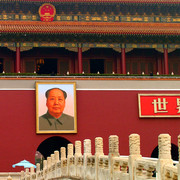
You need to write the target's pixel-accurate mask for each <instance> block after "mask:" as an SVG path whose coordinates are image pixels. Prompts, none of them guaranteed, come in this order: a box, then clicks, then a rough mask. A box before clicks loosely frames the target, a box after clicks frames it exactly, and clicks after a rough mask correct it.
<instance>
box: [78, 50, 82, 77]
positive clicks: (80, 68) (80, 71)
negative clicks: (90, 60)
mask: <svg viewBox="0 0 180 180" xmlns="http://www.w3.org/2000/svg"><path fill="white" fill-rule="evenodd" d="M82 71H83V65H82V48H81V47H78V73H79V74H82Z"/></svg>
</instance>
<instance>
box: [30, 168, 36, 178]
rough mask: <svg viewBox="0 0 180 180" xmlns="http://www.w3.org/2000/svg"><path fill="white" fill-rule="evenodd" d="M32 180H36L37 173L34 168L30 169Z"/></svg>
mask: <svg viewBox="0 0 180 180" xmlns="http://www.w3.org/2000/svg"><path fill="white" fill-rule="evenodd" d="M30 172H31V173H30V179H32V180H36V174H35V172H34V167H33V166H32V167H31V168H30Z"/></svg>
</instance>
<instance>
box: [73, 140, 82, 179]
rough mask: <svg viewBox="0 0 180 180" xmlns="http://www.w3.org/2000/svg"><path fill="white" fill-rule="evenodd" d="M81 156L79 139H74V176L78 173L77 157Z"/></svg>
mask: <svg viewBox="0 0 180 180" xmlns="http://www.w3.org/2000/svg"><path fill="white" fill-rule="evenodd" d="M80 156H82V152H81V141H75V155H74V164H75V167H76V176H78V175H79V173H78V167H77V165H78V157H80Z"/></svg>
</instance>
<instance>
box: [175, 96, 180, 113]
mask: <svg viewBox="0 0 180 180" xmlns="http://www.w3.org/2000/svg"><path fill="white" fill-rule="evenodd" d="M176 100H177V106H178V107H177V108H176V109H178V112H177V113H180V98H177V99H176Z"/></svg>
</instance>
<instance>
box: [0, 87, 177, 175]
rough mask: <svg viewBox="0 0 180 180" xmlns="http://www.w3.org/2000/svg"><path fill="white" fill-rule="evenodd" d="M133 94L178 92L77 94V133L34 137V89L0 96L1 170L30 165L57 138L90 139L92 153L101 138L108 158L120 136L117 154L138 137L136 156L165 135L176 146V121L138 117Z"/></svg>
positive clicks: (123, 152)
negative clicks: (22, 163)
mask: <svg viewBox="0 0 180 180" xmlns="http://www.w3.org/2000/svg"><path fill="white" fill-rule="evenodd" d="M138 93H156V94H157V93H158V94H159V93H166V94H167V93H168V94H174V93H179V91H178V92H177V91H176V92H175V91H173V92H172V91H170V92H168V91H165V92H163V91H161V92H159V91H158V92H156V91H118V90H117V91H116V90H115V91H110V90H109V91H106V90H103V91H100V90H98V91H95V90H94V91H90V90H86V91H85V90H77V127H78V133H77V134H36V108H35V107H36V102H35V90H1V91H0V102H1V103H0V112H1V113H0V122H1V125H0V128H1V130H0V137H1V140H0V171H1V172H7V171H11V172H12V171H17V169H16V168H15V169H14V168H12V164H15V163H17V162H19V161H21V160H23V159H26V160H29V161H31V162H32V163H35V152H36V150H37V148H38V146H39V145H40V144H41V142H43V141H44V140H46V139H47V138H49V137H53V136H60V137H64V138H66V139H67V140H69V141H70V142H72V143H74V142H75V140H81V141H83V140H84V139H91V141H92V152H93V153H94V139H95V137H103V139H104V153H105V154H106V155H107V154H108V138H109V136H110V135H118V136H119V150H120V154H121V155H128V154H129V147H128V146H129V144H128V136H129V135H130V134H131V133H138V134H139V135H140V137H141V154H142V155H143V156H146V157H149V156H151V153H152V151H153V149H154V148H155V147H156V146H157V144H158V135H159V134H161V133H169V134H170V135H171V137H172V143H173V144H175V145H177V136H178V135H179V132H180V131H179V127H180V120H179V118H156V119H150V118H139V117H138V116H139V115H138Z"/></svg>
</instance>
